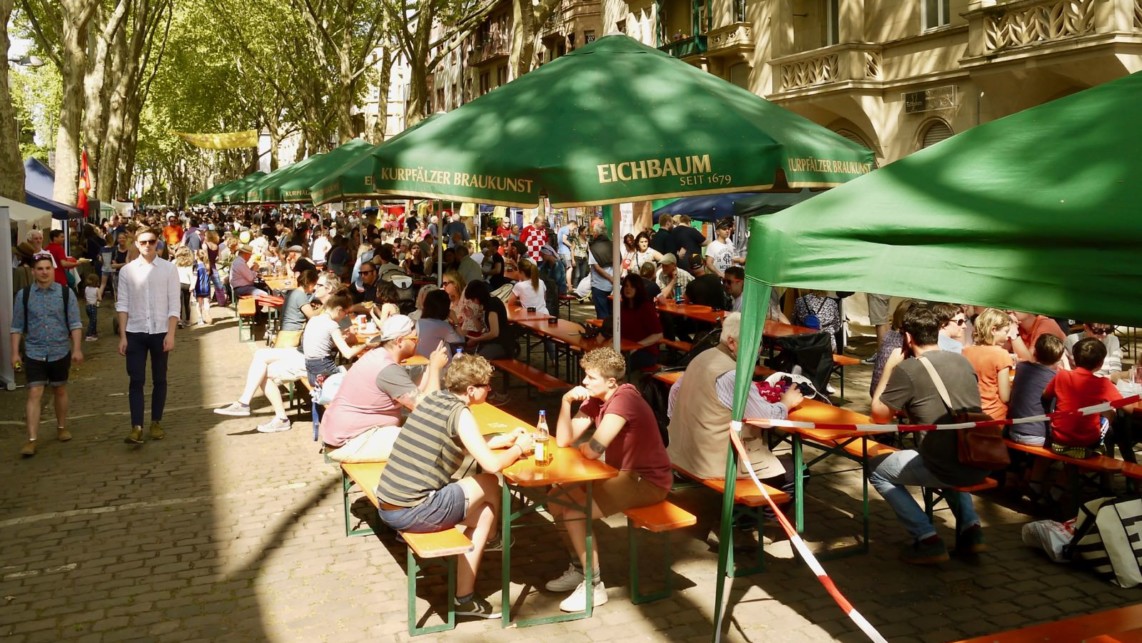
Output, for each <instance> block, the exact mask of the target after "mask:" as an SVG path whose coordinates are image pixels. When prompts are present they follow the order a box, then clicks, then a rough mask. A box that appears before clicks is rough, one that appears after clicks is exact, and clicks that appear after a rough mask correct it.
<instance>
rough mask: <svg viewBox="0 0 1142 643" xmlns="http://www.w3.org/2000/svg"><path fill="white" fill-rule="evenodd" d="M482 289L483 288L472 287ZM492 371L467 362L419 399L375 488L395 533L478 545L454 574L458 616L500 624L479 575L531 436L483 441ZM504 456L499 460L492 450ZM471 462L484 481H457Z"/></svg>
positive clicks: (468, 358)
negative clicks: (507, 479) (477, 411)
mask: <svg viewBox="0 0 1142 643" xmlns="http://www.w3.org/2000/svg"><path fill="white" fill-rule="evenodd" d="M473 283H482V282H473ZM491 378H492V366H491V364H488V362H487V360H485V359H484V358H482V357H479V356H477V355H461V356H459V357H457V358H456V359H455V360H453V362H452V366H451V367H449V368H448V371H447V373H446V374H445V376H444V387H445V390H442V391H435V392H432V393H428V394H427V395H424V396H422V397H421V398H420V400H419V401H418V403H417V405H416V409H415V410H414V411H413V412H412V414H411V415H409V417H408V420H406V421H405V423H404V427H403V428H402V429H401V430H400V432H399V433H398V434H397V438H396V442H395V443H394V444H393V447H392V453H391V454H390V455H389V463H388V465H387V466H386V467H385V469H384V471H383V472H382V473H381V480H380V482H379V483H378V484H377V499H378V500H379V501H380V503H381V508H380V512H379V514H380V518H381V522H383V523H385V524H386V525H388V526H389V527H391V528H392V529H395V530H397V531H406V532H410V533H428V532H435V531H441V530H444V529H451V528H452V527H457V528H459V529H460V530H461V531H462V532H464V534H465V535H467V536H468V538H469V539H470V540H471V541H472V549H471V550H470V551H468V552H467V553H465V554H463V555H462V556H461V557H460V562H459V565H457V573H456V616H458V617H473V618H499V616H500V614H499V612H497V611H496V610H495V608H493V607H492V606H491V605H490V604H489V603H488V602H487V601H486V600H484V599H482V598H476V596H475V590H476V573H477V571H478V570H479V568H480V558H481V557H482V556H483V553H484V548H485V546H486V545H487V544H488V542H489V541H490V540H491V539H492V537H493V536H494V534H495V533H496V525H497V523H498V521H499V513H500V483H499V480H498V479H497V478H496V473H497V472H499V471H502V470H503V469H505V468H507V467H509V466H511V465H513V464H515V463H516V461H518V460H520V459H521V458H523V457H525V456H526V455H527V454H528V453H530V452H531V450H532V438H531V435H530V434H529V433H527V432H526V431H523V430H522V429H517V430H515V431H513V432H511V433H507V434H502V435H497V436H494V437H492V438H490V439H487V440H485V438H484V437H483V435H482V434H481V432H480V427H479V425H478V424H477V422H476V418H475V416H473V415H472V412H471V411H470V410H469V407H471V406H472V405H474V404H479V403H481V402H483V401H485V399H486V398H487V395H488V391H489V390H490V388H491V386H490V384H489V382H490V381H491ZM500 448H506V449H507V450H506V451H500V452H498V453H497V452H493V451H492V449H500ZM465 455H470V456H472V458H473V459H474V460H475V461H476V463H477V464H479V466H480V469H481V470H482V471H483V473H479V474H476V475H474V476H468V477H465V478H461V479H459V480H453V476H454V475H455V474H456V472H457V471H458V470H459V468H460V464H461V463H462V462H463V461H464V456H465Z"/></svg>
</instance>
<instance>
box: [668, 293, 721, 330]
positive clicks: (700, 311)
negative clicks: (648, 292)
mask: <svg viewBox="0 0 1142 643" xmlns="http://www.w3.org/2000/svg"><path fill="white" fill-rule="evenodd" d="M654 307H655V308H657V309H658V312H660V313H666V314H667V315H677V316H678V317H686V318H689V319H693V320H696V321H701V322H706V323H708V324H720V323H722V319H724V318H725V316H726V315H728V314H729V311H725V310H714V309H713V308H711V307H709V306H702V305H699V304H679V303H677V302H675V301H673V300H670V299H655V300H654Z"/></svg>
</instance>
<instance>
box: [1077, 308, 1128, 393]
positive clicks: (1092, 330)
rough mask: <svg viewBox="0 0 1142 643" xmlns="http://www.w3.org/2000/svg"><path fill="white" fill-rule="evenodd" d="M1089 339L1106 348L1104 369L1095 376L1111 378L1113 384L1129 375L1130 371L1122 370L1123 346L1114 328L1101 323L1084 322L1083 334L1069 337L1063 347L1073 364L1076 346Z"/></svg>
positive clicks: (1097, 371) (1100, 369) (1103, 362)
mask: <svg viewBox="0 0 1142 643" xmlns="http://www.w3.org/2000/svg"><path fill="white" fill-rule="evenodd" d="M1088 337H1093V338H1094V339H1097V340H1098V341H1100V342H1102V345H1103V346H1105V347H1106V359H1104V360H1103V361H1102V368H1099V369H1098V370H1096V371H1095V372H1094V374H1095V375H1098V376H1100V377H1109V378H1110V381H1112V382H1117V381H1118V380H1120V379H1123V378H1125V377H1126V376H1127V375H1129V372H1128V371H1124V370H1122V346H1121V344H1120V343H1119V341H1118V336H1117V335H1115V334H1114V326H1112V325H1110V324H1104V323H1101V322H1084V323H1083V329H1082V332H1078V333H1074V334H1073V335H1068V336H1067V339H1066V341H1064V342H1063V346H1064V347H1065V348H1066V350H1067V356H1068V357H1069V358H1070V361H1071V363H1072V364H1073V363H1074V348H1075V344H1077V343H1079V340H1082V339H1086V338H1088Z"/></svg>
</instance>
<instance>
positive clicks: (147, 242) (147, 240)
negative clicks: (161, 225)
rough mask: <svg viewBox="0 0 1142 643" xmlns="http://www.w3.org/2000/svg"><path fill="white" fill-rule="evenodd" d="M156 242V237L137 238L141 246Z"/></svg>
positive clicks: (151, 244)
mask: <svg viewBox="0 0 1142 643" xmlns="http://www.w3.org/2000/svg"><path fill="white" fill-rule="evenodd" d="M158 242H159V240H158V239H139V245H143V246H153V245H155V244H156V243H158Z"/></svg>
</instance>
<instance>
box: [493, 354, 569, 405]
mask: <svg viewBox="0 0 1142 643" xmlns="http://www.w3.org/2000/svg"><path fill="white" fill-rule="evenodd" d="M491 362H492V366H495V367H496V368H498V369H500V371H501V372H503V374H504V391H505V392H506V391H507V388H508V375H509V374H510V375H514V376H515V377H517V378H519V379H521V380H523V381H524V382H527V383H528V384H530V385H531V386H532V387H534V388H535V389H536V390H538V391H539V392H540V393H551V392H553V391H562V390H564V389H569V388H571V387H572V385H571V384H569V383H567V382H564V381H563V380H561V379H559V378H558V377H555V376H554V375H551V374H549V373H545V372H543V371H541V370H539V369H538V368H536V367H534V366H532V365H530V364H525V363H523V362H521V361H519V360H516V359H493V360H491ZM527 396H528V398H530V397H531V388H528V389H527Z"/></svg>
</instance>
